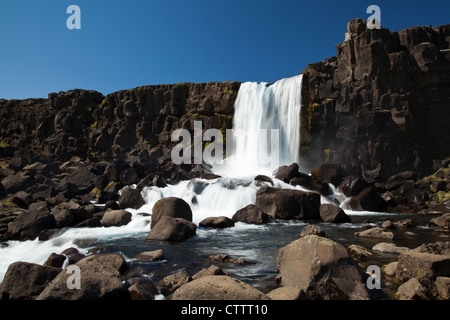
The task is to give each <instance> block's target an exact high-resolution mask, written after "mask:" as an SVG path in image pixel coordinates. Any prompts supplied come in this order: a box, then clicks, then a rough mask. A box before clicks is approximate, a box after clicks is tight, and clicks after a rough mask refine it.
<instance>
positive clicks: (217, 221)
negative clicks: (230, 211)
mask: <svg viewBox="0 0 450 320" xmlns="http://www.w3.org/2000/svg"><path fill="white" fill-rule="evenodd" d="M199 226H200V227H204V228H215V229H223V228H231V227H234V221H233V220H231V219H230V218H228V217H223V216H222V217H209V218H205V219H203V220H202V221H200V223H199Z"/></svg>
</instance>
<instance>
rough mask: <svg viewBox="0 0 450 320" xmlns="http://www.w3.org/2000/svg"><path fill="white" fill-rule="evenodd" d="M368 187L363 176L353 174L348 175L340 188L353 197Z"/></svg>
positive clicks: (346, 194)
mask: <svg viewBox="0 0 450 320" xmlns="http://www.w3.org/2000/svg"><path fill="white" fill-rule="evenodd" d="M367 187H368V183H367V181H366V180H364V179H363V178H360V177H358V176H355V175H352V176H348V177H346V178H345V179H344V180H343V181H342V183H341V184H340V185H339V188H338V190H339V191H341V192H342V193H343V194H345V196H347V197H353V196H356V195H357V194H359V193H360V192H361V191H363V190H364V189H365V188H367Z"/></svg>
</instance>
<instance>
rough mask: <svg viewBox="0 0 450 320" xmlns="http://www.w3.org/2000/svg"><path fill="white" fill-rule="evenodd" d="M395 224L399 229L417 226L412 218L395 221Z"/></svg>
mask: <svg viewBox="0 0 450 320" xmlns="http://www.w3.org/2000/svg"><path fill="white" fill-rule="evenodd" d="M394 226H395V227H396V228H397V229H402V228H414V227H415V226H416V224H415V223H414V222H413V221H412V220H411V219H406V220H401V221H397V222H394Z"/></svg>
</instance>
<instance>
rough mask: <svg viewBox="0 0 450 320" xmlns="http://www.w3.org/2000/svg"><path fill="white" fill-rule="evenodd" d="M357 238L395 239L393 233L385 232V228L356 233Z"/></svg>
mask: <svg viewBox="0 0 450 320" xmlns="http://www.w3.org/2000/svg"><path fill="white" fill-rule="evenodd" d="M355 236H357V237H365V238H379V239H391V240H392V239H394V234H393V233H392V232H388V231H384V229H383V228H380V227H375V228H370V229H368V230H364V231H361V232H356V233H355Z"/></svg>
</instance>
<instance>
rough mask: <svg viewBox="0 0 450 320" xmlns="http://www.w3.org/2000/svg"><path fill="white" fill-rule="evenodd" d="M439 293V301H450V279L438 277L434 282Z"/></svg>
mask: <svg viewBox="0 0 450 320" xmlns="http://www.w3.org/2000/svg"><path fill="white" fill-rule="evenodd" d="M434 285H435V286H436V290H437V293H438V299H440V300H450V278H449V277H437V278H436V281H435V282H434Z"/></svg>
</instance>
